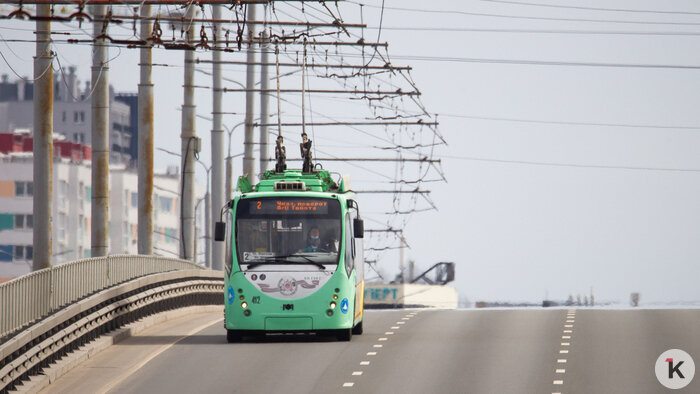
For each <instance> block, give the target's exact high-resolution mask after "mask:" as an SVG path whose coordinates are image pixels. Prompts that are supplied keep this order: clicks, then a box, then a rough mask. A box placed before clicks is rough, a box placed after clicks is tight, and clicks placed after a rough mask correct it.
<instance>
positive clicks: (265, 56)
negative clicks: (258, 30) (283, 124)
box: [260, 28, 270, 173]
mask: <svg viewBox="0 0 700 394" xmlns="http://www.w3.org/2000/svg"><path fill="white" fill-rule="evenodd" d="M269 60H270V52H269V46H268V45H267V32H266V31H265V30H264V28H263V31H262V39H261V44H260V63H262V65H261V66H260V89H261V90H262V91H263V93H260V122H262V125H261V126H260V172H261V173H264V172H265V170H267V166H268V164H269V161H268V159H267V158H268V152H269V150H268V149H269V148H268V138H267V137H268V131H267V130H268V128H267V124H268V118H269V116H268V111H269V103H270V95H269V94H267V93H264V92H265V91H267V90H268V89H269V85H270V80H269V77H268V69H267V63H269Z"/></svg>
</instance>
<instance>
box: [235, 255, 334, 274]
mask: <svg viewBox="0 0 700 394" xmlns="http://www.w3.org/2000/svg"><path fill="white" fill-rule="evenodd" d="M290 257H301V258H303V259H305V260H306V261H290V260H287V259H288V258H290ZM277 263H284V264H294V265H306V264H311V265H315V266H317V267H318V268H320V269H322V270H325V269H326V266H325V265H323V264H321V263H319V262H317V261H313V260H311V259H310V258H309V257H307V256H300V255H293V254H290V255H286V256H274V257H268V258H266V259H264V260H261V261H256V262H252V263H249V264H248V269H251V268H255V267H257V266H259V265H265V264H277Z"/></svg>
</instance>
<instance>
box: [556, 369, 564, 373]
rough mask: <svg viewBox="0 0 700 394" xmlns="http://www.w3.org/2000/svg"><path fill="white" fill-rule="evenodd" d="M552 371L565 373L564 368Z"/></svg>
mask: <svg viewBox="0 0 700 394" xmlns="http://www.w3.org/2000/svg"><path fill="white" fill-rule="evenodd" d="M554 372H556V373H565V372H566V370H565V369H557V370H556V371H554Z"/></svg>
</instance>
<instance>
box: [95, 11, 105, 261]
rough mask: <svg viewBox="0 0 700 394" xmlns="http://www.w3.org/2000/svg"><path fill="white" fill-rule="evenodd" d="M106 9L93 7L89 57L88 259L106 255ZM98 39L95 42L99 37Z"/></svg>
mask: <svg viewBox="0 0 700 394" xmlns="http://www.w3.org/2000/svg"><path fill="white" fill-rule="evenodd" d="M106 10H107V6H105V5H95V6H94V15H95V22H93V35H94V39H95V43H94V45H93V57H92V86H93V89H94V90H93V93H92V119H91V122H92V218H91V220H92V231H91V246H92V255H91V256H92V257H99V256H106V255H107V253H108V245H109V244H108V238H107V237H108V232H107V229H108V225H109V67H107V42H106V38H104V35H106V34H107V23H106V22H104V23H103V22H102V21H103V20H104V19H105V14H106V12H105V11H106ZM101 35H102V36H103V37H101V38H98V37H100V36H101Z"/></svg>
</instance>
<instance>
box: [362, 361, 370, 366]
mask: <svg viewBox="0 0 700 394" xmlns="http://www.w3.org/2000/svg"><path fill="white" fill-rule="evenodd" d="M360 365H369V361H360Z"/></svg>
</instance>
